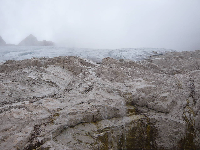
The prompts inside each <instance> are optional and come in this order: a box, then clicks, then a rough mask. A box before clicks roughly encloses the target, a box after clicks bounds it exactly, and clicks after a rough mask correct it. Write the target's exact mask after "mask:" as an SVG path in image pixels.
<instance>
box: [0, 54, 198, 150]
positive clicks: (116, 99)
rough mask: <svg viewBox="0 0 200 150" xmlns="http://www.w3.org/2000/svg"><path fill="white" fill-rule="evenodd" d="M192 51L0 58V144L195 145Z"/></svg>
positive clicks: (80, 146) (195, 64)
mask: <svg viewBox="0 0 200 150" xmlns="http://www.w3.org/2000/svg"><path fill="white" fill-rule="evenodd" d="M199 60H200V51H194V52H181V53H176V52H173V53H167V54H165V55H160V56H152V57H150V58H149V59H147V60H144V61H140V62H133V61H128V60H122V59H121V60H116V59H112V58H104V59H103V60H102V63H101V64H96V63H93V62H91V61H89V60H84V59H81V58H78V57H74V56H69V57H55V58H33V59H29V60H22V61H13V60H10V61H6V62H5V63H4V64H2V65H0V93H1V94H0V118H1V123H0V133H1V134H0V147H1V148H3V149H4V150H10V149H20V150H21V149H24V150H27V149H38V150H39V149H58V150H59V149H77V150H78V149H84V150H87V149H88V150H90V149H116V150H117V149H198V148H200V137H199V135H200V133H199V132H200V117H199V116H200V61H199Z"/></svg>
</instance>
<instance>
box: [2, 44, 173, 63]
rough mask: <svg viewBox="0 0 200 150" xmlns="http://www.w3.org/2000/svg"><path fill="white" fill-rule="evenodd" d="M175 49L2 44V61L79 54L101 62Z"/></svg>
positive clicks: (139, 58)
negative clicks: (108, 58)
mask: <svg viewBox="0 0 200 150" xmlns="http://www.w3.org/2000/svg"><path fill="white" fill-rule="evenodd" d="M173 51H175V50H172V49H165V48H120V49H91V48H68V47H58V46H46V47H44V46H0V62H5V61H6V60H23V59H30V58H33V57H36V58H38V57H49V58H52V57H58V56H79V57H81V58H84V59H89V60H92V61H94V62H101V60H102V59H103V58H105V57H111V58H114V59H129V60H134V61H138V60H142V59H145V58H147V57H148V56H151V55H162V54H163V53H165V52H173Z"/></svg>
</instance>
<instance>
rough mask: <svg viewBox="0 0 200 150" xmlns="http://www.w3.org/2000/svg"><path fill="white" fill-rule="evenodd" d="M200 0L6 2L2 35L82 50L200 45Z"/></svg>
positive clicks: (0, 7)
mask: <svg viewBox="0 0 200 150" xmlns="http://www.w3.org/2000/svg"><path fill="white" fill-rule="evenodd" d="M199 6H200V0H98V1H97V0H0V36H1V37H2V38H3V39H4V40H5V41H6V42H7V43H12V44H18V43H19V42H20V41H21V40H22V39H24V38H25V37H26V36H28V35H29V34H33V35H34V36H36V37H37V38H38V40H44V39H45V40H52V41H54V42H55V43H56V44H57V45H61V46H67V47H80V48H110V49H112V48H137V47H152V48H169V49H175V50H196V49H200V9H199Z"/></svg>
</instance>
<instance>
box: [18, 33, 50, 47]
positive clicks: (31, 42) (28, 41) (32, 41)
mask: <svg viewBox="0 0 200 150" xmlns="http://www.w3.org/2000/svg"><path fill="white" fill-rule="evenodd" d="M18 45H19V46H53V45H54V43H53V42H51V41H46V40H44V41H38V40H37V38H36V37H35V36H33V35H32V34H30V35H29V36H27V37H26V38H25V39H24V40H22V41H21V42H20V43H19V44H18Z"/></svg>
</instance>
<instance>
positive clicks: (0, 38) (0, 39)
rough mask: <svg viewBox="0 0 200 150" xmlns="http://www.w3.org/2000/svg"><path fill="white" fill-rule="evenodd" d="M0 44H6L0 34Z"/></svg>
mask: <svg viewBox="0 0 200 150" xmlns="http://www.w3.org/2000/svg"><path fill="white" fill-rule="evenodd" d="M0 46H6V42H5V41H4V40H3V39H2V37H1V36H0Z"/></svg>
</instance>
